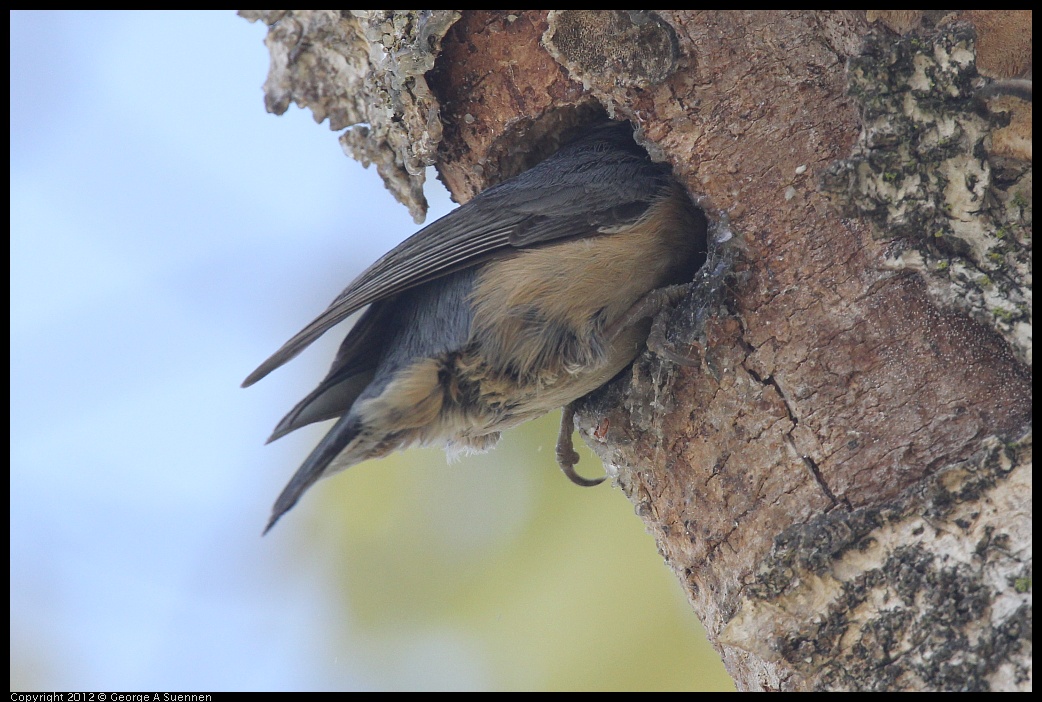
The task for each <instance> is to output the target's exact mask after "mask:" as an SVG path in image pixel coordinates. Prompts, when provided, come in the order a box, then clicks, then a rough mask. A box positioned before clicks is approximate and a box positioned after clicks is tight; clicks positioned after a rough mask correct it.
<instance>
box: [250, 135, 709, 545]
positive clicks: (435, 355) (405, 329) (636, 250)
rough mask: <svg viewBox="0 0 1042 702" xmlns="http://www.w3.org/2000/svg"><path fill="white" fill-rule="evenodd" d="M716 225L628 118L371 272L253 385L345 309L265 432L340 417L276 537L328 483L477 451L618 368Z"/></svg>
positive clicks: (567, 437)
mask: <svg viewBox="0 0 1042 702" xmlns="http://www.w3.org/2000/svg"><path fill="white" fill-rule="evenodd" d="M705 253H706V219H705V216H704V215H703V214H702V212H701V210H699V209H698V208H697V207H695V205H694V204H693V203H692V202H691V200H690V198H689V197H688V195H687V194H686V193H685V192H684V190H683V188H681V187H680V186H679V185H678V184H677V183H676V181H674V179H673V177H672V176H671V174H670V172H669V168H668V166H665V165H663V164H656V163H652V161H651V159H650V158H648V155H647V153H645V152H644V151H643V150H642V149H641V148H640V147H639V146H637V144H636V143H635V142H634V141H633V138H632V133H631V131H630V129H629V128H628V125H626V124H625V123H623V124H609V125H604V126H598V127H594V128H592V129H591V130H589V131H588V132H587V133H586V134H585V135H584V136H583V137H581V138H579V139H578V140H576V141H574V142H572V143H571V144H569V145H567V146H565V147H564V148H562V149H560V150H559V151H558V152H557V153H556V154H554V155H553V156H551V157H549V158H547V159H546V160H545V161H543V162H542V163H540V164H539V165H537V166H535V167H534V168H532V169H530V170H528V171H525V172H523V173H521V174H520V175H518V176H517V177H515V178H512V179H510V180H507V181H504V182H502V183H500V184H499V185H496V186H494V187H491V188H489V189H487V190H485V191H484V192H482V193H481V194H479V195H477V196H476V197H474V198H473V199H472V200H470V201H469V202H467V203H466V204H465V205H462V206H461V207H459V208H457V209H456V210H454V211H452V212H450V213H449V214H448V215H446V216H444V217H442V218H441V219H439V220H437V221H436V222H433V223H432V224H430V225H428V226H426V227H424V228H423V229H421V230H420V231H418V232H417V233H416V234H414V235H413V236H411V237H409V238H408V239H406V240H405V241H404V242H402V243H401V244H400V245H398V246H397V247H395V248H394V249H393V250H391V251H390V252H389V253H387V254H386V255H384V256H383V257H382V258H381V259H380V260H378V261H377V262H376V263H374V264H373V265H371V266H370V267H369V268H368V269H366V270H365V271H364V272H363V273H362V274H361V275H360V276H358V278H356V279H355V281H354V282H353V283H351V285H349V286H348V287H347V289H346V290H344V292H342V293H341V294H340V296H339V297H337V298H336V300H334V301H333V303H332V304H331V305H330V306H329V308H328V309H327V310H326V311H325V312H323V313H322V314H321V315H319V317H318V318H317V319H315V320H314V321H313V322H311V324H309V325H308V326H306V327H305V328H304V329H303V330H302V331H301V332H300V333H298V334H297V335H296V336H294V337H293V338H292V339H290V340H289V341H288V342H286V344H285V345H284V346H283V347H282V348H281V349H279V350H278V351H277V352H276V353H275V354H274V355H273V356H272V357H271V358H269V359H268V360H267V361H265V362H264V363H263V364H261V366H260V367H259V368H258V369H257V370H255V371H254V372H253V373H252V374H251V375H250V376H249V377H248V378H247V379H246V380H245V382H244V383H243V387H246V386H248V385H252V384H253V383H255V382H257V381H258V380H260V379H261V378H263V377H264V376H265V375H267V374H268V373H270V372H271V371H272V370H274V369H275V368H278V367H279V366H281V365H282V364H284V363H286V362H287V361H289V360H290V359H291V358H293V357H294V356H296V355H297V354H298V353H300V352H301V351H302V350H303V349H304V348H305V347H306V346H308V344H310V343H311V342H313V341H314V340H315V339H317V338H318V337H319V336H320V335H322V334H323V333H325V332H326V331H327V330H328V329H329V328H331V327H332V326H334V325H335V324H337V323H338V322H341V321H342V320H344V319H345V318H346V317H347V316H348V315H350V314H352V313H353V312H355V311H357V310H359V309H361V308H362V307H365V306H366V305H368V306H369V308H368V309H367V310H366V311H365V313H364V314H363V315H362V316H361V318H359V320H358V322H357V323H356V324H355V325H354V327H352V328H351V330H350V332H348V334H347V338H345V339H344V342H343V343H342V344H341V346H340V350H339V351H338V353H337V356H336V359H335V360H334V361H333V366H332V368H330V370H329V373H328V374H327V375H326V377H325V379H324V380H323V381H322V382H321V383H320V384H319V386H318V387H317V388H316V389H315V390H314V391H313V392H312V393H311V394H309V395H308V396H307V397H305V398H304V399H303V400H302V401H301V402H300V403H299V404H297V406H296V407H294V408H293V409H292V410H291V411H290V413H289V414H287V415H286V417H285V418H284V419H283V420H282V421H281V422H279V424H278V426H277V427H276V428H275V431H274V433H273V434H272V436H271V438H270V439H269V441H274V440H275V439H277V438H279V437H281V436H284V435H285V434H287V433H289V432H291V431H293V430H294V429H298V428H299V427H302V426H304V425H306V424H310V423H312V422H317V421H320V420H324V419H332V418H339V419H338V420H337V422H336V424H334V425H333V427H332V428H331V429H330V430H329V433H327V434H326V435H325V437H324V438H323V439H322V440H321V441H320V442H319V444H318V446H317V447H316V448H315V449H314V451H312V452H311V455H309V456H308V457H307V459H306V460H305V461H304V463H303V465H302V466H301V467H300V468H299V469H298V470H297V472H296V474H295V475H294V476H293V479H292V480H290V482H289V484H288V485H287V486H286V488H285V489H284V490H283V491H282V494H281V495H279V498H278V500H277V501H276V502H275V506H274V508H273V510H272V515H271V520H270V521H269V522H268V526H267V529H265V531H267V530H268V529H271V527H272V526H273V525H274V524H275V522H276V521H277V520H278V519H279V517H281V516H282V515H283V514H285V513H286V511H287V510H289V509H290V508H291V507H293V505H294V504H296V502H297V500H298V499H299V498H300V496H301V495H302V494H303V493H304V492H305V491H306V490H307V489H308V488H309V487H311V485H312V484H314V483H315V481H317V480H318V479H319V478H322V477H325V476H328V475H332V474H333V473H336V472H338V471H341V470H343V469H345V468H348V467H349V466H352V465H354V464H356V463H359V462H361V461H364V460H367V459H370V458H377V457H381V456H385V455H387V454H388V453H390V452H391V451H395V450H398V449H402V448H405V447H407V446H410V445H414V444H421V445H442V446H445V447H446V448H447V449H450V450H453V449H454V450H460V449H462V450H476V451H484V450H487V449H489V448H491V447H492V446H493V445H495V443H496V442H497V441H498V440H499V435H500V432H501V431H503V430H504V429H509V428H510V427H513V426H516V425H518V424H521V423H522V422H526V421H528V420H529V419H534V418H536V417H540V416H542V415H543V414H546V413H547V412H549V411H551V410H554V409H556V408H558V407H565V418H564V421H563V422H562V430H561V437H560V440H559V443H558V451H557V455H558V460H559V462H560V463H561V466H562V468H563V469H564V471H565V473H566V474H567V475H568V476H569V477H570V478H571V479H572V480H573V481H574V482H577V483H579V484H581V485H589V484H596V483H598V482H600V480H596V481H594V480H586V479H584V478H581V477H579V476H578V474H576V473H575V472H574V469H573V466H574V464H575V463H576V462H577V460H578V456H577V455H575V453H574V452H573V451H572V448H571V443H570V442H571V433H572V412H571V410H570V407H569V405H570V404H571V403H572V402H573V401H574V400H577V399H578V398H580V397H582V396H583V395H586V394H587V393H589V392H591V391H592V390H594V389H596V388H598V387H600V386H601V385H603V384H604V383H605V382H607V381H608V380H610V379H611V378H612V377H613V376H615V375H616V374H617V373H618V372H619V371H621V370H622V369H623V368H624V367H626V366H627V365H628V364H629V363H630V362H631V361H632V360H633V359H634V358H635V357H636V356H637V354H638V352H639V351H640V350H641V348H642V347H643V345H644V343H645V341H646V339H647V337H648V333H649V330H650V328H651V316H652V315H653V314H654V313H655V312H656V311H657V309H658V308H660V307H661V306H662V303H663V302H664V301H665V300H667V299H672V297H675V295H672V296H671V295H670V291H673V292H675V291H676V289H677V288H676V287H674V288H670V289H668V290H667V291H666V292H663V290H660V288H663V287H664V286H670V285H673V284H677V283H682V282H685V281H689V280H691V278H692V275H693V274H694V272H695V270H696V269H697V267H698V266H699V265H701V263H702V261H704V259H705Z"/></svg>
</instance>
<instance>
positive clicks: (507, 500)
mask: <svg viewBox="0 0 1042 702" xmlns="http://www.w3.org/2000/svg"><path fill="white" fill-rule="evenodd" d="M558 421H559V415H557V414H554V415H551V416H548V417H545V418H543V419H542V420H540V421H537V422H531V423H529V424H527V425H525V426H523V427H520V428H518V429H515V430H513V431H511V432H508V433H507V434H506V436H504V438H503V440H502V441H501V442H500V445H499V446H498V447H496V448H495V449H494V450H493V451H491V452H489V453H487V454H484V455H480V456H470V457H465V458H463V459H461V460H459V461H457V462H452V463H447V462H446V460H445V457H444V454H443V453H442V452H441V451H439V450H435V449H416V450H411V451H408V452H405V453H403V454H397V455H394V456H391V457H389V458H387V459H384V460H380V461H371V462H369V463H364V464H361V465H359V466H355V467H354V468H352V469H351V470H350V471H348V472H347V473H346V474H344V475H341V476H337V477H335V478H334V479H332V480H330V481H324V482H323V483H322V484H321V485H320V486H318V487H317V489H315V490H313V492H312V494H315V493H319V495H320V496H321V497H319V499H318V500H315V501H313V502H312V505H314V504H315V502H319V503H321V508H314V507H313V508H312V509H311V510H310V516H309V517H307V520H308V521H309V524H308V525H307V528H306V529H305V531H311V532H313V536H312V537H310V539H312V540H311V541H310V542H309V544H308V545H306V546H304V545H302V547H301V548H302V549H304V550H302V551H301V553H304V552H309V553H311V554H312V555H313V554H314V549H315V543H314V539H315V538H316V537H315V536H314V534H320V535H321V538H319V539H318V540H319V541H320V545H321V547H322V548H324V549H326V550H327V552H328V558H329V567H330V570H329V575H330V577H331V578H332V579H333V580H334V581H335V583H336V586H337V587H338V588H339V591H341V592H342V593H343V598H344V599H343V601H344V609H343V612H342V614H341V616H343V618H344V621H343V626H342V627H340V628H339V631H342V632H343V634H342V637H341V638H342V641H341V642H340V645H339V646H338V650H339V651H340V652H341V655H342V656H349V657H350V659H351V664H352V665H354V666H360V667H361V668H363V669H364V670H365V671H366V673H367V674H368V675H370V676H373V677H374V678H375V679H377V680H381V681H382V683H381V684H382V685H385V686H386V688H387V689H432V688H445V689H447V688H455V687H458V686H460V685H463V686H466V684H464V683H461V682H459V680H458V678H462V677H465V676H464V674H463V672H460V671H466V673H467V675H466V677H467V679H469V680H471V683H469V684H470V685H473V684H474V683H473V680H475V679H477V680H481V681H482V682H481V683H480V684H479V685H480V686H481V687H483V688H485V689H493V690H733V689H734V685H733V683H732V682H731V679H730V678H729V677H728V675H727V673H726V672H725V671H724V669H723V666H722V664H721V662H720V660H719V656H718V655H717V654H716V652H715V651H714V650H713V648H712V647H711V646H710V645H709V643H708V641H707V640H706V638H705V634H704V632H703V630H702V628H701V626H700V624H699V622H698V620H697V618H696V617H695V615H694V614H693V612H692V611H691V608H690V607H689V605H688V604H687V602H686V600H685V599H684V596H683V593H682V592H681V589H680V586H679V584H678V583H677V582H676V580H675V577H674V575H673V573H672V572H671V571H670V569H669V568H668V567H667V566H666V565H664V564H663V561H662V557H661V556H660V555H659V554H658V552H657V549H656V545H655V542H654V540H653V539H652V538H651V537H650V536H649V535H648V534H647V533H646V532H645V530H644V526H643V524H642V522H641V521H640V519H638V518H637V516H636V515H635V514H634V512H633V508H632V505H631V504H630V502H629V501H628V500H627V499H626V498H625V496H624V495H623V494H622V493H621V492H620V491H619V490H617V489H613V488H612V487H610V485H609V484H607V483H606V484H603V485H601V486H599V487H595V488H588V489H583V488H578V487H575V486H573V485H572V484H571V483H570V482H569V481H568V480H567V479H566V478H565V477H564V476H563V475H562V474H561V473H560V471H559V469H558V468H557V465H556V462H555V460H554V442H555V440H556V434H557V422H558ZM577 447H578V448H579V451H580V453H581V455H582V456H583V458H582V461H581V462H580V464H579V466H578V468H579V470H580V472H582V474H583V475H586V476H589V477H593V476H596V475H598V474H599V473H600V471H601V470H602V468H601V463H600V461H599V460H598V459H597V457H596V456H595V455H594V454H593V453H591V452H590V451H589V449H587V448H586V446H585V444H583V443H582V442H581V441H577ZM297 509H298V515H297V516H298V518H299V517H300V515H299V511H300V510H301V508H300V507H298V508H297ZM305 511H307V508H306V507H305ZM403 671H405V672H403Z"/></svg>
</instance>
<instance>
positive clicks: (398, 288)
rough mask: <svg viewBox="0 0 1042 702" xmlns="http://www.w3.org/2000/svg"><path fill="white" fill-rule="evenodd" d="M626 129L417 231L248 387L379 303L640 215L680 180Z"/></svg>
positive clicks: (574, 149) (600, 134) (571, 150)
mask: <svg viewBox="0 0 1042 702" xmlns="http://www.w3.org/2000/svg"><path fill="white" fill-rule="evenodd" d="M623 129H624V128H623ZM623 129H620V128H619V127H612V128H610V130H607V131H606V130H604V129H601V130H598V131H595V132H594V133H593V134H592V135H590V136H587V137H586V138H583V139H579V140H578V141H576V142H575V143H573V144H571V145H569V146H566V147H565V148H563V149H561V150H560V151H558V152H557V153H556V154H554V155H553V156H551V157H550V158H548V159H546V160H545V161H543V162H542V163H540V164H539V165H537V166H535V167H534V168H532V169H530V170H528V171H525V172H524V173H522V174H521V175H519V176H517V177H516V178H513V179H511V180H508V181H505V182H503V183H500V184H499V185H497V186H494V187H492V188H489V189H488V190H485V191H483V192H482V193H480V194H479V195H477V196H476V197H475V198H474V199H472V200H471V201H470V202H468V203H466V204H464V205H462V206H461V207H459V208H457V209H455V210H453V211H452V212H450V213H449V214H447V215H445V216H444V217H442V218H441V219H439V220H437V221H435V222H432V223H431V224H430V225H428V226H426V227H424V228H423V229H421V230H420V231H418V232H416V233H415V234H414V235H412V236H411V237H409V238H408V239H406V240H405V241H403V242H402V243H401V244H399V245H398V246H396V247H395V248H394V249H392V250H391V251H389V252H388V253H387V254H385V255H384V256H382V257H381V258H380V259H379V260H377V261H376V262H375V263H374V264H373V265H371V266H369V268H367V269H366V270H365V271H363V272H362V274H361V275H359V276H358V278H356V279H355V280H354V282H352V283H351V285H349V286H348V287H347V288H346V289H345V290H344V291H343V292H342V293H341V294H340V295H339V296H338V297H337V298H336V299H335V300H334V301H333V302H332V304H330V306H329V307H328V308H327V309H326V310H325V311H324V312H323V313H322V314H320V315H319V316H318V317H317V318H315V319H314V320H313V321H312V322H311V323H310V324H308V325H307V326H306V327H304V329H302V330H301V331H300V332H298V333H297V334H296V335H295V336H294V337H293V338H291V339H290V340H289V341H287V342H286V343H285V344H284V345H283V346H282V348H280V349H279V350H278V351H276V352H275V353H274V354H273V355H272V356H271V357H270V358H268V360H266V361H265V362H264V363H262V364H261V365H260V366H259V367H258V368H257V370H255V371H253V373H251V374H250V375H249V377H247V378H246V380H245V381H244V382H243V387H247V386H249V385H252V384H253V383H255V382H257V381H258V380H260V379H261V378H263V377H264V376H266V375H267V374H268V373H270V372H271V371H273V370H275V369H276V368H278V367H279V366H281V365H283V364H284V363H286V362H287V361H289V360H290V359H292V358H293V357H295V356H296V355H297V354H299V353H300V352H301V351H303V350H304V349H305V348H306V347H307V346H308V345H309V344H311V343H312V342H313V341H315V339H317V338H318V337H319V336H321V335H322V334H324V333H325V332H326V331H328V330H329V329H330V328H331V327H333V326H335V325H336V324H338V323H339V322H341V321H343V320H344V319H346V318H347V317H348V316H349V315H351V314H352V313H354V312H355V311H357V310H359V309H361V308H362V307H364V306H366V305H368V304H370V303H373V302H376V301H378V300H383V299H386V298H388V297H391V296H393V295H396V294H398V293H400V292H402V291H404V290H407V289H409V288H412V287H415V286H417V285H421V284H423V283H425V282H427V281H430V280H433V279H435V278H439V277H442V276H444V275H447V274H448V273H451V272H454V271H458V270H461V269H463V268H468V267H470V266H473V265H476V264H477V263H480V262H482V261H485V260H488V259H489V258H492V257H496V256H498V255H503V254H504V253H508V252H510V251H511V250H516V249H517V248H521V247H528V246H536V245H540V244H545V243H547V242H551V241H555V240H559V239H565V238H574V237H581V236H591V235H594V234H597V233H599V232H605V231H611V230H612V229H613V228H616V227H619V226H622V225H624V224H626V223H631V222H633V221H635V220H636V219H637V218H639V216H640V215H641V214H643V212H644V211H645V210H646V209H647V207H648V206H650V204H651V202H652V201H653V200H654V198H655V197H657V196H658V195H659V194H661V192H662V191H663V189H664V188H665V187H667V186H668V183H669V182H670V179H669V175H668V173H667V172H666V170H665V169H664V168H663V167H662V166H661V165H658V164H653V163H652V162H651V161H650V160H649V159H648V157H647V154H645V153H643V152H642V151H640V150H639V147H637V146H636V145H635V144H634V143H633V140H632V138H631V137H630V136H629V133H628V132H625V131H623Z"/></svg>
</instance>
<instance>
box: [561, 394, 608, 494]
mask: <svg viewBox="0 0 1042 702" xmlns="http://www.w3.org/2000/svg"><path fill="white" fill-rule="evenodd" d="M574 431H575V407H573V406H572V404H571V403H569V404H567V405H565V406H564V407H562V408H561V431H560V433H559V434H558V435H557V465H559V466H560V467H561V471H562V472H564V474H565V475H566V476H568V479H569V480H571V481H572V482H573V483H575V484H576V485H580V486H582V487H593V486H594V485H600V484H601V483H603V482H604V478H603V477H602V478H592V479H591V478H584V477H582V476H581V475H579V474H578V473H577V472H575V464H576V463H578V462H579V454H577V453H576V452H575V449H574V448H573V447H572V432H574Z"/></svg>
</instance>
